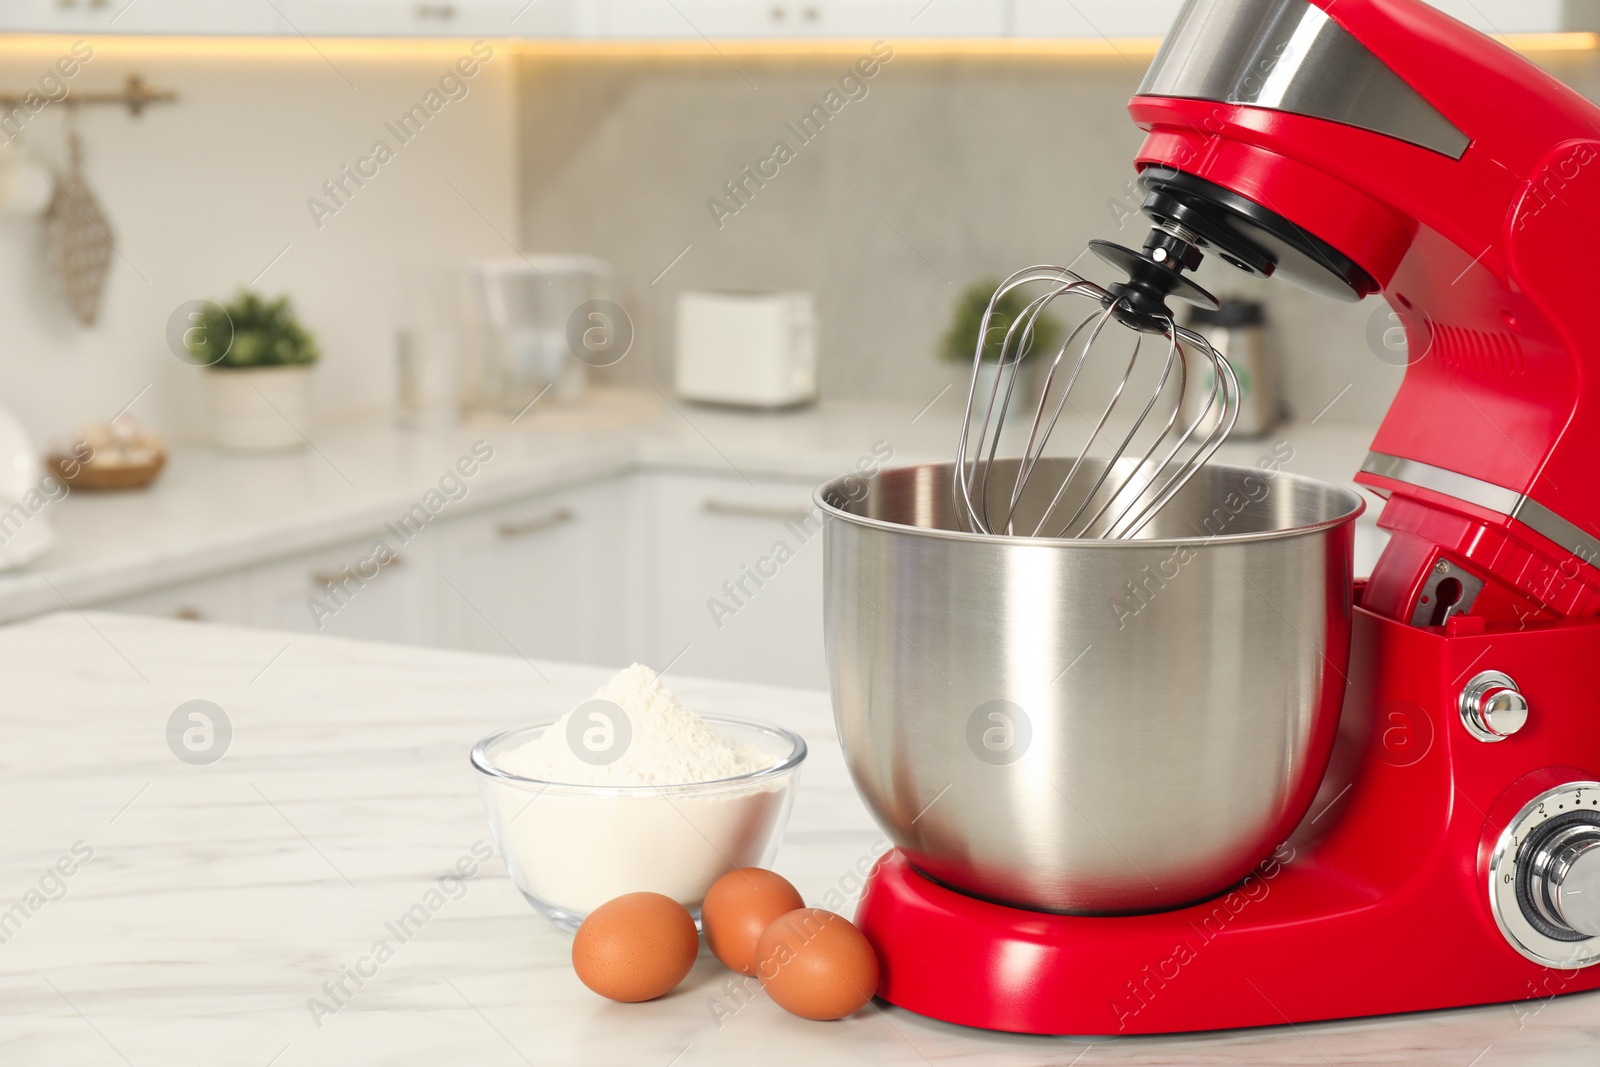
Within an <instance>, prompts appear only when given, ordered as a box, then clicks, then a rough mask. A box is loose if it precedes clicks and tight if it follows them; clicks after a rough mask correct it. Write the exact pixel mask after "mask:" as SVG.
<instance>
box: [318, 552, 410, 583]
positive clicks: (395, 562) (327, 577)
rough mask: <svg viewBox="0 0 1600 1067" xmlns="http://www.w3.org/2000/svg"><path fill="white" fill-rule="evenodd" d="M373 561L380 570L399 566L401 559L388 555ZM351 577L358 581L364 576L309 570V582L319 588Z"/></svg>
mask: <svg viewBox="0 0 1600 1067" xmlns="http://www.w3.org/2000/svg"><path fill="white" fill-rule="evenodd" d="M374 562H375V563H377V564H378V570H380V571H381V570H383V569H384V568H385V567H398V566H400V563H401V559H400V557H399V556H390V557H389V558H388V559H383V560H375V561H374ZM351 577H354V578H355V579H356V580H358V581H360V580H362V578H363V577H364V576H363V575H359V574H357V575H349V574H346V573H344V571H312V572H311V584H312V585H314V586H317V587H318V588H321V587H322V586H325V585H338V584H340V583H341V582H343V581H344V580H345V579H346V578H351ZM365 577H366V578H367V580H369V581H370V580H371V577H370V576H365Z"/></svg>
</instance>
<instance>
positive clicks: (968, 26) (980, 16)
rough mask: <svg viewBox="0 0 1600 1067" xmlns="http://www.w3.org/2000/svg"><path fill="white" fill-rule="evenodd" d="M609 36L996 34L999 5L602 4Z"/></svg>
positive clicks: (985, 0)
mask: <svg viewBox="0 0 1600 1067" xmlns="http://www.w3.org/2000/svg"><path fill="white" fill-rule="evenodd" d="M603 3H604V11H605V15H604V22H603V25H602V30H601V32H602V33H603V35H604V36H608V37H623V38H664V37H665V38H670V37H689V38H699V37H711V38H718V37H726V38H785V37H885V38H889V39H891V40H892V39H894V38H896V37H965V36H974V37H999V36H1002V35H1004V33H1005V32H1006V28H1005V3H1004V0H603Z"/></svg>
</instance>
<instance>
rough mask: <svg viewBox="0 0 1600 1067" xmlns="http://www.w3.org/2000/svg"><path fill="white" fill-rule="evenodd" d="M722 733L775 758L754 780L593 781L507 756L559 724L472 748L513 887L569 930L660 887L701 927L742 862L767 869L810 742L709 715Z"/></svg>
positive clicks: (543, 725)
mask: <svg viewBox="0 0 1600 1067" xmlns="http://www.w3.org/2000/svg"><path fill="white" fill-rule="evenodd" d="M705 721H706V723H707V724H708V725H710V726H711V727H712V728H713V729H714V730H716V731H717V733H719V734H721V735H723V736H726V737H730V738H733V739H734V740H736V741H738V742H740V743H741V744H745V745H753V746H755V747H756V748H759V749H760V750H761V751H763V752H765V753H767V754H768V755H769V756H772V757H773V759H774V761H775V762H773V763H772V764H771V765H770V766H767V767H763V768H762V769H761V770H758V771H753V772H751V773H749V774H744V775H739V776H737V777H733V778H723V779H719V780H717V781H711V782H694V783H690V784H685V785H639V786H591V785H571V784H566V783H561V782H546V781H540V780H538V779H536V778H527V777H523V776H521V775H517V774H513V773H511V772H509V771H507V770H505V769H504V768H503V767H501V766H500V765H499V760H498V758H499V757H500V756H502V755H503V754H505V753H507V752H510V751H513V750H515V749H517V748H519V747H521V746H522V745H524V744H526V743H527V742H529V741H531V740H534V739H535V738H537V737H539V736H540V735H541V734H542V733H543V732H544V731H545V730H547V729H549V728H550V727H551V726H553V725H555V723H556V720H551V721H548V722H540V723H535V724H534V725H531V726H522V727H518V728H516V729H513V730H506V731H504V732H502V733H497V734H492V735H490V736H489V737H486V738H484V739H483V740H482V741H479V742H478V743H477V744H476V745H475V746H473V749H472V767H473V769H474V770H475V771H476V772H477V774H478V784H479V786H480V787H481V789H482V793H483V804H484V808H485V809H486V810H487V812H488V816H489V828H490V830H491V831H492V832H493V834H494V839H495V844H496V845H497V846H498V848H499V849H500V854H501V856H502V857H504V859H505V862H506V867H507V869H508V870H509V871H510V872H511V880H512V881H513V882H514V883H516V886H517V888H518V889H519V890H521V891H522V895H523V896H524V897H526V898H527V901H528V903H529V904H531V905H533V907H534V910H536V911H538V912H539V913H540V914H541V915H543V916H544V917H545V918H547V919H549V920H550V921H551V922H553V923H555V924H556V925H557V926H560V927H561V928H562V929H565V930H576V929H577V928H578V925H579V924H580V923H581V922H583V920H584V917H585V916H587V915H588V914H589V912H591V911H593V910H594V909H595V908H597V907H599V906H600V905H601V904H604V903H605V902H606V901H608V900H611V899H613V898H615V897H619V896H621V895H622V894H624V893H636V892H643V891H649V892H655V893H661V894H663V895H665V896H669V897H671V898H673V899H674V900H676V901H678V902H679V903H680V904H682V905H683V906H684V907H686V908H688V909H689V912H690V913H691V914H692V915H693V916H694V917H695V922H696V924H697V925H698V923H699V921H700V904H701V902H702V901H703V900H704V899H705V895H706V891H707V890H708V889H710V888H711V883H713V882H715V881H716V880H717V879H718V878H720V877H721V876H722V875H724V874H726V873H727V872H728V871H730V870H733V869H734V868H736V867H767V866H770V865H771V863H772V861H773V858H774V857H775V856H776V855H777V851H778V845H779V843H780V841H781V840H782V838H783V830H784V826H785V825H786V824H787V822H788V820H789V809H790V807H791V806H792V804H793V803H794V792H795V787H796V786H797V785H798V783H799V779H800V764H801V763H802V762H803V761H804V760H805V756H806V743H805V741H804V740H802V739H801V737H800V736H799V735H798V734H795V733H793V732H791V731H789V730H785V729H783V728H781V727H777V726H768V725H766V724H764V723H758V722H750V721H745V720H738V719H723V718H714V717H711V716H707V717H706V719H705Z"/></svg>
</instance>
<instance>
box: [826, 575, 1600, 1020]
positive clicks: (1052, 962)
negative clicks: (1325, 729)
mask: <svg viewBox="0 0 1600 1067" xmlns="http://www.w3.org/2000/svg"><path fill="white" fill-rule="evenodd" d="M1353 639H1354V648H1353V655H1352V657H1351V669H1350V677H1349V682H1350V687H1349V690H1348V691H1347V696H1346V702H1345V712H1344V720H1343V722H1342V725H1341V737H1340V741H1339V744H1338V746H1336V748H1335V752H1334V758H1333V762H1332V765H1331V766H1330V768H1329V771H1328V778H1327V780H1326V781H1325V783H1324V796H1323V798H1322V799H1319V801H1318V802H1317V803H1316V804H1315V805H1314V806H1313V810H1314V811H1319V812H1320V814H1318V815H1316V817H1314V818H1312V817H1308V819H1307V820H1306V822H1305V823H1304V824H1302V827H1301V830H1300V831H1299V832H1297V834H1296V835H1295V836H1294V837H1291V838H1290V840H1289V841H1288V842H1287V843H1285V844H1284V845H1283V846H1282V847H1280V849H1279V850H1278V852H1277V853H1275V854H1274V855H1273V857H1271V858H1270V859H1268V860H1267V861H1265V862H1264V863H1263V864H1262V865H1260V866H1259V867H1258V868H1257V869H1256V871H1255V872H1254V873H1253V874H1251V875H1250V876H1248V877H1247V878H1246V879H1245V880H1244V881H1243V882H1242V883H1241V884H1240V885H1238V886H1237V887H1235V888H1234V889H1233V890H1232V891H1230V892H1227V893H1224V894H1222V895H1221V896H1219V897H1216V898H1213V899H1211V900H1208V901H1205V902H1203V903H1200V904H1195V905H1192V906H1190V907H1186V908H1181V909H1178V910H1175V911H1167V912H1156V913H1151V914H1144V915H1120V916H1076V915H1057V914H1051V913H1044V912H1035V911H1027V910H1023V909H1020V908H1011V907H1006V906H1003V905H999V904H994V903H989V902H987V901H982V900H978V899H976V898H973V897H969V896H966V895H964V894H962V893H958V892H956V891H954V890H951V889H948V888H946V887H944V886H942V885H939V884H936V883H935V882H933V881H931V880H929V879H927V878H925V877H923V876H922V875H920V874H918V873H917V871H916V870H915V869H914V868H913V867H912V866H911V864H910V863H909V862H908V861H907V860H906V858H905V857H904V856H903V855H901V854H900V853H899V852H898V851H895V852H891V853H889V854H888V855H887V856H886V857H885V858H884V859H883V860H882V861H881V862H880V863H879V865H878V867H877V869H876V870H875V871H874V872H873V875H872V877H871V878H870V879H869V881H868V885H867V889H866V892H865V894H864V895H863V896H862V899H861V904H860V907H859V908H858V910H857V916H856V921H857V924H858V925H859V926H860V928H861V930H862V932H863V933H865V934H866V936H867V938H868V939H869V940H870V941H871V942H872V944H873V945H874V947H875V948H876V949H877V952H878V956H879V961H880V963H881V965H882V973H883V977H882V981H881V983H880V985H879V994H880V996H882V997H883V998H884V999H885V1000H887V1001H889V1002H890V1003H892V1004H896V1005H898V1006H900V1007H903V1008H906V1009H907V1010H910V1011H914V1012H917V1013H919V1014H922V1015H928V1016H932V1017H933V1018H937V1019H942V1020H945V1021H947V1022H954V1023H960V1024H963V1025H967V1026H975V1027H982V1028H984V1029H991V1030H1006V1031H1014V1032H1019V1033H1037V1034H1085V1035H1088V1034H1154V1033H1174V1032H1182V1031H1192V1030H1220V1029H1230V1028H1235V1027H1247V1026H1273V1025H1281V1024H1285V1023H1300V1022H1309V1021H1314V1020H1321V1019H1341V1018H1350V1017H1355V1016H1363V1015H1384V1014H1391V1013H1395V1012H1408V1011H1422V1010H1429V1009H1436V1008H1449V1007H1462V1006H1467V1005H1474V1004H1492V1003H1501V1002H1505V1003H1507V1005H1508V1006H1507V1008H1506V1009H1505V1010H1506V1011H1508V1012H1510V1013H1512V1014H1513V1016H1514V1017H1517V1018H1519V1019H1525V1018H1527V1017H1528V1016H1530V1015H1532V1014H1533V1013H1536V1012H1538V1011H1539V1010H1540V1009H1541V1007H1542V1006H1543V1003H1544V1002H1545V1001H1546V1000H1548V999H1550V998H1551V997H1554V996H1557V995H1560V994H1565V993H1577V992H1582V991H1585V990H1590V989H1595V988H1600V965H1594V966H1587V967H1564V966H1545V965H1542V964H1541V963H1539V962H1536V960H1535V959H1534V958H1530V956H1528V955H1525V954H1524V953H1523V952H1522V951H1520V950H1519V949H1518V948H1517V947H1514V946H1513V944H1512V943H1511V942H1510V940H1509V939H1508V935H1507V934H1506V933H1502V931H1501V928H1500V926H1499V925H1498V923H1497V919H1496V916H1495V914H1494V913H1493V912H1492V911H1491V907H1490V892H1489V880H1490V878H1491V877H1492V876H1493V875H1492V874H1491V867H1490V863H1491V859H1490V857H1491V854H1492V852H1493V851H1494V849H1495V847H1496V843H1497V841H1500V839H1501V835H1502V834H1503V833H1505V832H1508V827H1509V826H1510V825H1511V824H1512V821H1513V817H1514V816H1515V815H1516V812H1517V811H1518V810H1519V809H1520V808H1522V807H1523V806H1524V805H1526V804H1528V803H1529V801H1530V800H1532V799H1534V798H1536V797H1538V796H1541V795H1543V794H1544V791H1546V790H1548V789H1550V788H1552V787H1554V786H1558V785H1561V784H1562V783H1572V782H1584V783H1587V782H1592V781H1595V780H1596V779H1597V778H1600V775H1597V772H1600V739H1597V736H1596V731H1595V730H1594V728H1593V726H1592V715H1593V688H1592V684H1591V682H1590V678H1592V674H1591V673H1590V672H1589V671H1587V670H1584V669H1574V667H1573V665H1574V664H1584V663H1588V664H1593V663H1596V662H1600V624H1597V623H1596V622H1595V621H1593V620H1590V621H1584V622H1571V623H1562V624H1556V625H1551V626H1547V627H1541V628H1531V627H1530V628H1528V629H1523V630H1510V629H1504V630H1498V631H1497V630H1493V629H1488V630H1486V629H1485V628H1484V627H1482V626H1477V627H1473V626H1470V625H1461V626H1452V627H1449V628H1448V629H1447V628H1445V627H1438V628H1422V627H1412V626H1405V625H1402V624H1400V623H1397V622H1393V621H1391V620H1389V619H1386V618H1382V617H1379V616H1377V615H1374V614H1372V613H1370V612H1367V611H1365V610H1363V609H1361V608H1359V607H1358V608H1357V609H1356V618H1355V627H1354V632H1353ZM1486 667H1493V668H1494V669H1496V670H1505V671H1507V672H1508V673H1510V674H1511V675H1512V676H1513V677H1515V678H1516V679H1518V680H1519V681H1521V682H1522V684H1523V687H1524V690H1525V692H1527V694H1528V697H1529V700H1530V702H1531V704H1532V706H1533V711H1532V712H1531V713H1530V718H1529V721H1528V726H1527V727H1526V728H1525V729H1524V730H1523V731H1522V732H1521V733H1519V734H1518V735H1517V736H1516V737H1515V738H1511V739H1508V740H1507V741H1505V742H1504V743H1501V744H1484V743H1482V742H1481V741H1478V740H1476V739H1474V738H1473V737H1472V736H1471V735H1470V733H1469V732H1468V731H1467V730H1466V729H1464V728H1463V725H1462V721H1461V715H1460V712H1459V710H1458V707H1457V699H1458V693H1459V691H1460V686H1461V684H1462V680H1463V679H1466V678H1470V677H1471V676H1472V674H1473V673H1474V672H1476V671H1480V670H1483V669H1485V668H1486ZM1346 783H1348V784H1346ZM1586 788H1587V786H1586Z"/></svg>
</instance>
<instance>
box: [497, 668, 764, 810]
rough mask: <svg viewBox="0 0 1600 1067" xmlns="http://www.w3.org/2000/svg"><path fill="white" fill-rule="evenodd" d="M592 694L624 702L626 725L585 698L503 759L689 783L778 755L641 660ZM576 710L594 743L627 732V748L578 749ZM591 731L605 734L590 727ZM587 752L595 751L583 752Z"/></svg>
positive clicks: (564, 775) (742, 770) (561, 770)
mask: <svg viewBox="0 0 1600 1067" xmlns="http://www.w3.org/2000/svg"><path fill="white" fill-rule="evenodd" d="M590 700H591V701H597V700H598V701H607V702H609V703H610V704H613V705H615V706H616V708H620V709H621V712H622V714H623V715H624V716H626V718H627V722H626V724H621V723H613V722H608V721H607V720H606V719H605V718H604V717H603V716H602V717H600V718H593V717H592V716H593V713H592V711H589V710H587V709H586V705H579V706H578V707H576V708H574V709H572V710H571V711H569V712H567V713H566V714H565V715H563V716H561V718H560V720H559V721H557V722H556V724H555V725H554V726H552V727H551V728H550V729H548V730H546V731H545V732H544V733H543V734H541V735H540V736H539V737H537V738H534V739H533V740H532V741H529V742H528V743H527V744H524V745H522V746H521V747H519V748H516V749H513V750H512V751H510V752H507V753H506V754H505V755H503V756H501V757H500V758H499V760H498V762H499V764H500V766H501V767H502V768H503V769H505V770H507V771H510V772H511V773H512V774H517V775H521V776H522V777H524V778H537V779H538V780H540V781H542V782H561V783H563V784H566V785H686V784H688V783H691V782H714V781H717V780H718V779H721V778H733V777H736V776H738V775H741V774H749V773H751V772H753V771H759V770H761V769H762V768H763V767H770V766H771V765H772V764H773V763H775V762H777V760H776V758H775V757H773V756H769V755H767V754H766V753H765V752H762V751H761V750H760V749H758V748H755V747H754V746H752V745H741V744H739V743H738V742H737V741H734V740H733V739H731V738H727V737H723V736H721V735H720V734H718V733H717V732H716V731H714V730H713V729H712V728H711V727H710V726H708V725H706V721H705V720H704V719H702V718H700V716H698V715H696V714H695V713H694V712H692V711H690V710H689V709H688V708H686V707H684V706H683V705H682V704H681V703H679V701H678V698H677V697H675V696H673V695H672V693H671V692H670V691H669V690H668V689H667V688H666V686H664V685H662V684H661V679H660V678H658V677H657V676H656V672H655V671H653V670H651V669H650V668H649V667H646V666H643V665H642V664H638V663H635V664H634V665H633V666H631V667H629V668H628V669H627V670H625V671H619V672H618V673H617V674H616V676H615V677H613V678H612V679H611V680H610V681H609V682H607V683H606V684H605V685H603V686H601V687H600V688H599V689H598V690H596V691H595V694H594V696H593V697H591V698H590ZM579 713H586V718H585V720H584V721H583V722H580V724H579V729H578V731H577V736H578V737H580V738H582V737H584V736H589V737H591V738H593V739H595V740H596V743H595V744H594V746H593V747H594V748H599V749H604V748H605V747H606V745H607V744H609V743H614V742H615V740H616V736H617V735H618V734H619V733H623V732H626V733H627V734H628V735H629V736H628V739H627V742H626V747H623V746H621V745H618V746H617V747H619V748H621V751H620V753H618V754H617V755H616V756H615V757H614V758H612V759H611V760H610V761H609V762H604V761H603V759H604V757H603V756H601V757H598V760H597V758H595V757H594V756H593V753H592V752H591V753H584V754H580V752H579V751H575V745H574V743H573V739H572V738H573V733H572V731H570V730H569V726H571V719H572V717H573V715H575V714H579ZM586 730H599V731H600V733H599V734H594V733H588V734H586V733H585V731H586ZM580 744H581V742H580ZM585 754H587V755H590V756H591V758H590V759H584V758H583V755H585Z"/></svg>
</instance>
